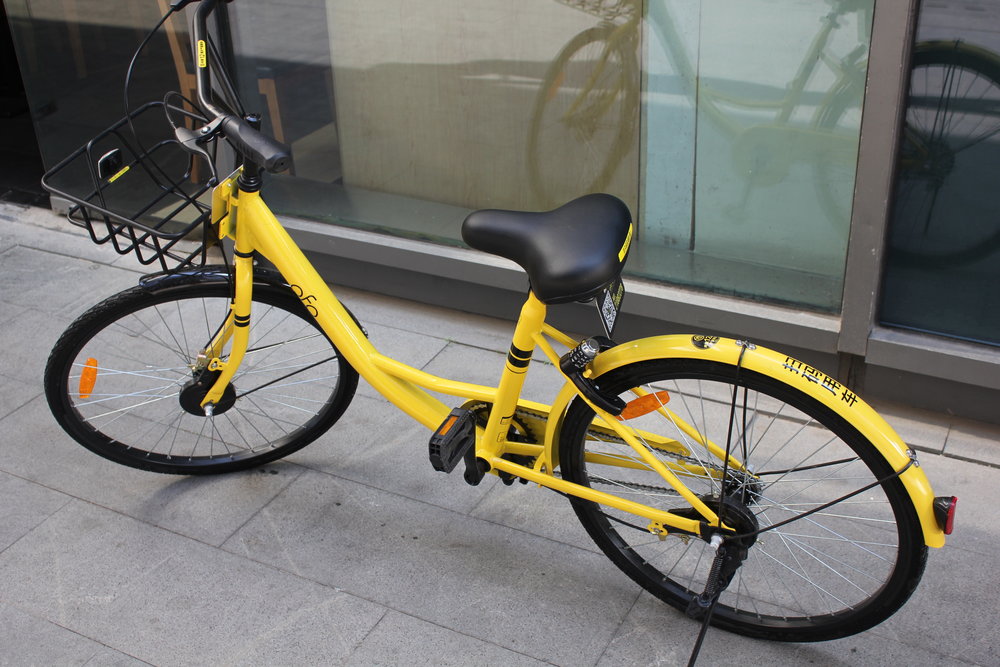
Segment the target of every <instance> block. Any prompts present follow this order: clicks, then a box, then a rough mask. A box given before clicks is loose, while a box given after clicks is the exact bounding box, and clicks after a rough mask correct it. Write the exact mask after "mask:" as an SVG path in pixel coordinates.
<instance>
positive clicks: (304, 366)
mask: <svg viewBox="0 0 1000 667" xmlns="http://www.w3.org/2000/svg"><path fill="white" fill-rule="evenodd" d="M230 292H231V287H230V284H229V283H228V281H226V280H224V279H221V278H216V279H213V280H211V281H209V282H204V281H201V282H188V283H186V284H172V285H168V286H163V287H153V288H147V287H144V286H142V285H140V286H137V287H134V288H132V289H130V290H126V291H125V292H122V293H120V294H118V295H115V296H113V297H111V298H109V299H107V300H106V301H104V302H102V303H100V304H98V305H97V306H95V307H94V308H92V309H90V310H89V311H87V312H86V313H84V314H83V315H82V316H81V317H80V318H79V319H78V320H77V321H76V322H74V323H73V324H72V325H71V326H70V327H69V329H67V330H66V332H65V333H64V334H63V335H62V337H61V338H60V339H59V341H58V342H57V343H56V346H55V348H53V351H52V354H51V355H50V357H49V361H48V364H47V365H46V369H45V393H46V397H47V399H48V402H49V407H50V408H51V410H52V413H53V415H54V416H55V417H56V420H57V421H58V422H59V424H60V425H61V426H62V427H63V428H64V429H65V430H66V432H67V433H69V434H70V435H71V436H73V438H74V439H76V440H77V441H78V442H79V443H80V444H82V445H83V446H84V447H87V448H88V449H90V450H91V451H93V452H95V453H97V454H100V455H101V456H103V457H105V458H108V459H110V460H112V461H115V462H117V463H121V464H124V465H128V466H132V467H135V468H140V469H142V470H150V471H154V472H162V473H177V474H211V473H223V472H231V471H235V470H243V469H246V468H250V467H253V466H257V465H260V464H263V463H267V462H269V461H273V460H275V459H278V458H280V457H282V456H287V455H288V454H290V453H292V452H294V451H296V450H298V449H300V448H302V447H304V446H305V445H307V444H309V443H310V442H312V441H313V440H314V439H316V438H317V437H318V436H319V435H321V434H322V433H323V432H325V431H326V430H327V429H328V428H329V427H330V426H332V425H333V423H334V422H336V421H337V419H338V418H339V417H340V415H341V414H343V412H344V410H345V409H346V407H347V405H348V404H349V403H350V401H351V398H352V397H353V395H354V391H355V389H356V387H357V382H358V376H357V372H356V371H355V370H354V369H353V368H352V367H351V366H350V365H349V364H348V363H347V361H346V360H344V359H343V358H342V357H341V356H340V353H339V352H338V351H337V349H336V348H335V347H334V346H333V344H332V343H331V342H330V340H329V339H328V338H327V337H326V336H325V335H324V334H323V333H322V331H320V330H319V328H318V327H317V326H316V324H315V321H314V320H313V319H312V318H311V317H310V316H309V314H308V313H307V312H306V310H305V309H304V308H303V306H302V304H301V303H300V302H299V300H298V299H297V298H295V296H294V294H292V292H291V291H290V290H289V289H287V288H284V287H279V286H276V285H271V284H256V285H254V290H253V308H252V320H251V328H250V344H249V348H248V350H247V353H246V356H245V357H244V360H243V362H242V363H241V365H240V368H239V370H238V372H237V374H236V376H235V377H234V378H233V381H232V383H231V384H230V388H229V389H227V391H226V394H224V395H223V398H222V399H221V400H220V401H219V405H218V406H217V408H216V412H215V415H214V416H212V417H206V416H205V415H204V414H203V413H202V411H201V409H200V408H199V407H198V404H199V403H200V400H201V398H203V397H204V395H205V394H204V392H205V389H204V388H199V387H198V385H197V384H196V382H195V381H196V380H198V379H199V378H198V377H197V376H198V373H197V372H195V371H194V370H193V368H194V365H195V363H196V357H197V356H198V353H199V352H200V351H201V350H202V349H203V348H204V347H205V346H206V344H207V343H208V342H209V341H210V340H211V339H212V337H213V335H214V334H215V332H216V331H217V330H218V329H219V327H220V325H221V324H222V323H223V322H224V321H225V319H226V315H227V314H228V312H229V304H230ZM226 354H228V352H227V353H226ZM222 358H223V359H225V357H224V356H223V357H222ZM208 379H211V378H208ZM209 386H210V384H209ZM199 392H201V393H200V395H199Z"/></svg>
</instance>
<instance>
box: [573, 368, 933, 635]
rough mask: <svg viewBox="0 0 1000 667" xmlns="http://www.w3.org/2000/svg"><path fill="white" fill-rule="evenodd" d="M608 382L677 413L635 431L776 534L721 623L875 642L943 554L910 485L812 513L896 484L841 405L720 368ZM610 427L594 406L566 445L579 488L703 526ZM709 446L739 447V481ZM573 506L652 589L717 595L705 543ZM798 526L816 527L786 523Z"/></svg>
mask: <svg viewBox="0 0 1000 667" xmlns="http://www.w3.org/2000/svg"><path fill="white" fill-rule="evenodd" d="M737 377H738V378H739V379H738V383H737V382H736V381H734V379H735V378H737ZM597 382H598V383H599V386H600V387H601V390H602V391H603V392H605V393H611V394H616V395H621V397H622V398H623V400H625V401H629V400H630V399H635V397H636V396H635V393H634V390H635V389H637V390H638V392H639V393H650V394H654V395H655V396H656V397H657V399H658V401H660V402H663V403H666V406H665V407H664V408H663V409H661V410H658V411H653V412H651V413H649V414H646V415H644V416H641V417H637V418H635V419H633V420H629V421H627V422H625V423H626V424H628V425H630V426H632V427H633V428H635V433H636V434H637V435H638V437H639V438H640V439H641V440H642V442H643V444H644V446H645V447H646V448H647V449H648V451H649V452H650V453H652V454H653V455H655V456H656V457H657V458H658V459H660V460H661V461H662V462H663V463H664V464H665V465H667V466H668V467H669V468H671V469H672V470H673V471H674V472H675V474H677V475H678V477H679V478H680V479H681V481H683V482H684V484H685V485H687V487H688V488H689V489H691V490H692V491H693V492H694V493H695V494H696V495H698V496H699V497H700V498H701V499H702V500H703V501H704V502H705V503H706V504H707V505H709V506H710V507H711V508H712V509H713V510H715V511H717V512H719V513H720V514H721V516H722V518H723V521H725V522H726V523H727V525H730V526H732V527H734V528H735V529H736V530H737V531H739V532H742V533H751V532H753V531H756V530H761V531H762V532H760V533H759V534H758V535H757V537H756V539H754V540H753V541H752V544H751V545H750V546H749V550H748V556H747V558H746V560H745V561H743V563H742V565H741V566H740V567H739V569H738V570H737V571H736V574H735V576H734V577H733V579H732V581H731V583H730V584H729V586H728V587H727V588H726V589H725V590H724V591H723V593H722V595H721V597H720V598H719V600H718V603H717V605H716V607H715V611H714V614H713V616H712V624H713V625H715V626H717V627H720V628H724V629H726V630H730V631H732V632H737V633H740V634H744V635H748V636H752V637H760V638H766V639H772V640H784V641H797V642H804V641H821V640H828V639H835V638H838V637H845V636H848V635H851V634H854V633H857V632H860V631H862V630H866V629H868V628H870V627H872V626H874V625H876V624H877V623H880V622H881V621H883V620H884V619H885V618H887V617H888V616H890V615H891V614H892V613H893V612H895V611H896V610H897V609H898V608H899V607H900V606H901V605H902V604H903V603H904V602H905V601H906V599H907V598H908V597H909V595H910V593H911V592H912V591H913V589H914V587H915V586H916V584H917V582H918V581H919V579H920V576H921V574H922V572H923V567H924V562H925V559H926V553H927V548H926V546H925V545H924V543H923V533H922V531H921V528H920V525H919V521H918V518H917V514H916V511H915V509H914V507H913V504H912V502H911V500H910V498H909V496H908V495H907V493H906V491H905V489H904V488H903V485H902V483H901V482H900V481H899V480H898V478H892V479H890V480H889V481H884V482H883V483H882V484H876V485H875V486H874V487H873V488H872V489H870V490H868V491H865V492H864V493H862V494H860V495H858V496H855V497H852V498H850V499H847V500H844V501H843V502H839V503H837V504H836V505H834V506H832V507H829V508H827V509H823V510H820V511H819V512H816V513H814V514H810V515H809V516H805V517H803V515H804V514H805V513H806V512H809V511H810V510H813V509H815V508H817V507H819V506H821V505H823V504H825V503H828V502H830V501H834V500H837V499H840V498H843V497H844V496H845V495H847V494H849V493H850V492H852V491H855V490H858V489H861V488H862V487H864V486H866V485H868V484H871V483H873V482H877V481H878V480H885V479H886V478H890V477H892V472H893V471H892V469H891V468H890V466H889V465H888V463H887V462H886V461H885V459H884V458H883V457H882V455H881V454H880V453H879V452H878V451H877V450H876V449H875V447H874V446H873V445H872V444H871V443H870V442H869V441H868V440H866V439H865V438H864V437H863V436H862V435H861V434H860V433H859V431H858V430H857V429H855V428H854V427H853V426H852V425H851V424H850V423H848V422H846V421H845V420H844V419H843V418H842V417H840V416H839V415H837V414H835V413H834V412H832V411H831V410H830V409H829V408H827V407H825V406H823V405H822V404H820V403H819V402H818V401H816V400H815V399H813V398H812V397H810V396H807V395H805V394H803V393H802V392H801V391H799V390H798V389H796V388H794V387H792V386H789V385H787V384H784V383H782V382H780V381H778V380H775V379H773V378H771V377H768V376H765V375H761V374H757V373H754V372H752V371H749V370H747V369H739V372H737V369H736V367H734V366H732V365H730V364H724V363H719V362H715V361H710V360H701V359H659V360H653V361H646V362H639V363H634V364H630V365H627V366H624V367H621V368H618V369H616V370H614V371H611V372H609V373H606V374H605V375H604V376H602V377H600V378H598V379H597ZM602 423H603V422H601V421H600V420H599V419H597V420H596V421H595V415H594V412H593V411H592V410H591V409H590V408H589V407H588V406H587V405H586V404H585V403H583V402H582V401H580V400H579V399H577V401H576V402H575V403H574V404H573V406H572V407H571V409H570V411H569V413H568V415H567V417H566V423H565V425H564V427H563V435H562V440H561V444H560V458H561V469H562V474H563V477H564V478H565V479H567V480H569V481H572V482H575V483H577V484H582V485H585V486H590V487H593V488H597V489H599V490H603V491H607V492H609V493H613V494H615V495H618V496H621V497H624V498H628V499H631V500H635V501H637V502H640V503H643V504H646V505H650V506H653V507H656V508H659V509H664V510H669V511H672V512H676V513H678V514H681V515H683V516H686V517H688V518H698V515H697V514H696V513H694V511H693V510H692V508H691V507H690V506H689V505H688V503H687V502H686V501H684V500H683V499H682V498H681V497H680V496H679V495H678V494H677V493H676V492H675V491H674V490H673V489H672V488H671V487H670V486H669V485H668V484H667V483H666V482H665V481H664V480H663V478H662V477H661V476H660V475H659V474H658V473H656V472H654V471H653V470H652V469H651V468H650V466H649V465H647V464H646V463H644V462H642V460H641V458H640V456H639V454H638V453H637V452H636V451H635V450H633V449H632V448H631V447H630V446H628V445H627V444H625V443H624V442H623V441H621V440H620V439H619V438H617V437H615V436H613V434H612V432H611V431H610V430H609V429H608V428H607V427H606V426H604V427H602V426H601V424H602ZM709 443H711V444H714V445H717V446H718V447H720V448H722V449H723V450H725V448H726V447H727V445H728V446H729V447H730V451H731V455H732V456H733V457H734V458H735V459H736V460H737V461H741V462H742V463H743V465H742V466H737V468H736V469H734V468H728V469H724V468H723V466H722V464H721V457H720V456H718V455H716V454H712V453H711V452H710V451H709V446H708V444H709ZM723 478H725V490H723V488H722V486H723V485H722V483H721V482H722V480H723ZM720 496H721V497H722V499H721V500H720ZM572 502H573V507H574V509H575V511H576V513H577V515H578V517H579V518H580V520H581V521H582V522H583V525H584V526H585V528H586V529H587V531H588V533H589V534H590V535H591V537H592V538H593V539H594V541H595V542H596V543H597V545H598V546H600V548H601V549H602V550H603V551H604V553H605V554H606V555H607V556H608V557H609V558H610V559H611V560H612V561H614V563H615V564H616V565H618V567H620V568H621V569H622V570H623V571H624V572H625V573H626V574H628V575H629V576H630V577H631V578H632V579H633V580H635V581H636V582H637V583H639V584H640V585H641V586H643V588H645V589H646V590H648V591H649V592H650V593H652V594H653V595H655V596H657V597H658V598H660V599H661V600H663V601H665V602H667V603H668V604H670V605H672V606H674V607H676V608H678V609H681V610H686V609H687V608H688V605H689V603H690V601H691V600H692V598H694V597H695V596H697V595H699V594H701V593H703V592H704V590H705V587H706V581H707V575H708V573H709V569H710V568H711V566H712V562H713V558H714V554H715V552H714V551H713V549H712V548H711V547H710V546H709V545H708V543H706V542H705V541H704V540H702V539H700V538H698V537H692V536H687V535H680V534H674V533H671V534H670V535H667V536H658V535H653V534H651V533H650V532H648V530H646V526H645V523H643V521H642V520H641V519H637V518H636V517H634V516H632V515H628V514H625V513H623V512H620V511H618V510H614V509H612V508H609V507H603V506H600V505H598V504H596V503H593V502H589V501H584V500H581V499H579V498H573V499H572ZM720 508H721V511H720ZM796 517H803V518H799V519H798V520H794V521H792V522H790V523H787V524H784V525H781V526H777V524H779V523H782V522H784V521H786V520H788V519H795V518H796ZM771 526H777V527H775V528H774V529H770V527H771Z"/></svg>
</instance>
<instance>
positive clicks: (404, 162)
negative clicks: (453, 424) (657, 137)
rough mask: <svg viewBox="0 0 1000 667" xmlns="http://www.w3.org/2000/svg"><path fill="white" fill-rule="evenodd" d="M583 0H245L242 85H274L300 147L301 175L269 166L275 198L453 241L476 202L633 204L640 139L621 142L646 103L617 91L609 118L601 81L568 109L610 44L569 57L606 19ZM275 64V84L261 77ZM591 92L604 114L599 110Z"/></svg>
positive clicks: (320, 213)
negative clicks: (615, 198) (595, 195)
mask: <svg viewBox="0 0 1000 667" xmlns="http://www.w3.org/2000/svg"><path fill="white" fill-rule="evenodd" d="M584 4H585V3H583V2H580V3H560V2H555V1H552V2H539V1H538V0H517V1H515V2H506V3H498V2H490V1H481V2H468V1H467V0H438V1H436V2H419V3H418V2H412V1H410V0H370V1H368V2H364V3H357V2H338V1H332V0H331V1H327V2H324V1H323V0H298V1H297V2H288V3H282V4H281V5H280V6H279V5H275V4H272V3H245V4H242V5H240V6H239V7H235V8H234V9H233V10H232V11H231V15H232V22H233V25H234V35H235V44H236V54H237V60H238V62H239V64H240V65H241V67H240V71H241V73H242V75H243V76H246V72H253V76H252V77H251V78H250V80H245V81H244V82H243V84H242V88H243V90H244V92H245V93H246V94H250V95H256V94H258V92H260V94H262V95H263V96H264V98H265V99H263V100H262V101H261V106H262V107H264V108H266V110H267V111H268V115H269V118H270V123H271V126H272V127H273V128H275V130H276V133H279V136H283V138H284V140H285V141H286V142H288V143H290V144H291V145H292V148H293V153H294V157H295V171H294V175H293V176H291V177H283V178H282V177H279V178H274V179H272V181H271V184H270V185H269V195H270V197H271V199H270V201H272V202H273V205H274V206H275V208H276V209H277V210H279V211H281V212H284V213H290V214H296V215H301V216H304V217H310V218H316V219H321V220H329V221H331V222H336V223H339V224H347V225H353V226H358V227H363V228H371V229H377V230H384V231H388V232H391V233H395V234H402V235H407V236H414V237H420V238H428V239H431V240H435V241H439V242H445V243H458V242H459V241H458V239H459V237H460V232H459V229H460V226H461V222H462V220H463V219H464V217H465V215H466V214H467V213H468V212H469V211H470V210H473V209H477V208H485V207H494V208H521V209H536V210H537V209H542V208H547V207H550V206H555V205H558V204H560V203H564V202H565V201H568V200H569V199H571V198H573V197H575V196H578V195H581V194H586V193H588V192H591V191H593V190H597V189H600V190H605V191H610V192H613V193H615V194H617V195H619V196H620V197H623V198H624V199H626V201H628V202H629V203H630V205H631V206H632V210H635V204H636V194H637V187H636V183H635V182H636V172H637V166H638V162H637V158H636V150H635V146H636V145H637V141H638V138H637V136H629V137H628V138H627V140H628V142H629V146H628V147H626V148H625V149H624V150H622V147H621V145H620V144H621V141H620V135H621V133H620V132H619V131H618V130H617V129H616V128H617V125H618V123H619V122H621V121H622V119H623V116H628V117H630V118H631V120H630V121H629V122H630V125H631V126H632V127H635V126H637V124H638V123H637V120H636V119H637V116H638V108H637V106H636V105H635V103H634V101H633V103H632V104H631V105H630V106H629V105H623V104H622V103H621V102H615V101H611V100H608V104H610V105H613V106H614V107H615V115H613V116H606V115H605V114H604V113H603V112H604V111H607V108H606V107H607V106H608V104H605V100H606V99H607V95H606V94H605V90H604V89H603V88H600V87H597V88H596V92H594V93H593V94H592V97H593V98H595V99H591V100H590V101H586V102H585V104H583V105H578V107H577V109H576V110H574V111H567V104H568V103H572V101H573V100H574V99H576V97H577V92H578V91H579V90H582V88H581V86H584V85H585V80H584V81H581V80H580V77H581V76H587V75H588V72H589V70H590V65H591V64H592V63H594V62H596V59H598V58H599V57H600V52H597V53H596V54H595V53H592V52H590V51H586V52H585V53H584V54H582V55H581V54H575V53H574V54H571V56H572V57H571V58H562V56H561V54H562V53H564V52H565V51H566V47H564V45H567V44H568V43H570V42H571V40H573V38H574V36H576V35H577V34H578V33H581V32H583V31H586V30H589V29H590V28H592V27H593V25H594V24H595V22H596V21H597V20H598V19H597V18H595V16H594V15H593V14H591V13H588V12H587V11H585V10H586V7H584V6H583V5H584ZM582 10H583V11H582ZM289 35H294V36H295V37H294V39H290V38H289ZM563 60H569V66H568V67H564V63H563ZM630 65H631V66H632V67H633V68H635V60H634V55H632V60H631V61H630ZM560 67H562V69H560ZM265 72H266V73H267V75H268V76H270V77H271V80H272V81H273V84H268V85H267V86H265V84H264V76H265V74H264V73H265ZM296 79H301V80H306V79H308V80H309V81H310V83H306V84H304V85H303V84H301V83H296ZM637 80H638V79H637V78H635V82H632V83H631V85H632V86H633V90H636V82H637ZM265 88H266V92H265ZM614 94H615V93H614V92H612V93H611V95H612V96H613V95H614ZM633 97H634V95H633ZM595 105H596V106H599V107H600V112H601V113H598V114H594V113H591V111H592V107H593V106H595ZM581 106H582V107H583V108H581ZM574 114H575V115H574ZM279 117H280V120H278V119H279ZM609 135H610V136H609ZM616 142H617V143H616ZM609 144H611V145H612V146H613V147H614V150H616V151H620V152H621V155H619V157H618V162H619V163H620V164H621V168H618V169H615V168H606V169H605V168H604V167H600V171H603V172H605V175H606V177H604V178H601V179H598V178H597V176H600V174H597V176H595V175H594V174H593V173H592V172H593V168H592V165H594V164H597V165H603V163H604V158H603V157H601V156H600V155H599V156H598V157H595V153H599V154H601V155H603V153H604V151H605V150H606V146H608V145H609Z"/></svg>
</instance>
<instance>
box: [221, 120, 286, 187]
mask: <svg viewBox="0 0 1000 667" xmlns="http://www.w3.org/2000/svg"><path fill="white" fill-rule="evenodd" d="M222 132H223V133H224V134H225V135H226V138H227V139H229V141H231V142H232V143H233V145H234V146H236V150H237V151H239V152H240V153H243V154H244V155H245V156H246V157H249V158H250V159H251V160H252V161H254V162H257V163H258V164H260V165H261V166H262V167H264V169H266V170H267V171H269V172H271V173H272V174H277V173H280V172H282V171H285V170H286V169H288V168H289V167H291V166H292V149H291V148H289V147H288V146H286V145H285V144H283V143H281V142H280V141H278V140H277V139H272V138H271V137H269V136H267V135H266V134H261V133H260V132H258V131H257V130H255V129H253V128H252V127H250V125H249V124H247V123H246V121H243V120H240V119H239V118H238V117H236V116H227V117H226V119H225V120H224V121H222Z"/></svg>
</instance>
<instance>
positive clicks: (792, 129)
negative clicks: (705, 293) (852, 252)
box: [642, 0, 873, 310]
mask: <svg viewBox="0 0 1000 667" xmlns="http://www.w3.org/2000/svg"><path fill="white" fill-rule="evenodd" d="M872 4H873V3H872V2H871V0H833V1H831V2H826V3H819V2H816V3H801V2H793V1H792V0H779V1H772V2H762V1H759V0H758V1H751V2H746V1H736V0H719V1H717V2H712V3H690V2H683V1H678V0H665V1H664V2H651V3H649V12H648V21H647V23H648V27H647V33H648V34H647V40H646V42H647V43H646V45H645V49H646V53H647V61H648V65H647V69H648V71H647V72H646V97H645V111H646V119H647V121H646V123H645V128H646V132H645V138H644V147H645V166H644V181H643V186H644V187H643V200H642V201H643V213H642V218H643V225H644V226H643V231H644V234H645V236H644V237H643V238H644V248H645V249H646V250H647V257H646V262H645V263H644V266H643V270H644V272H646V273H649V274H650V275H652V274H653V273H654V272H656V271H657V267H658V266H661V265H664V264H666V265H669V266H670V268H669V269H667V271H668V273H669V274H670V275H669V277H670V278H671V279H673V280H677V281H679V282H687V283H689V284H693V285H698V286H708V287H710V288H712V289H716V290H719V291H725V292H732V293H737V294H743V295H749V296H754V297H759V298H763V299H768V300H777V301H786V302H791V303H796V304H801V305H808V306H813V307H816V308H820V309H825V310H837V309H838V308H839V306H840V297H841V287H842V282H843V268H844V258H845V255H846V247H847V234H848V230H849V226H850V214H851V203H852V198H853V189H854V178H855V168H856V161H857V148H858V139H859V130H860V109H861V101H862V98H863V94H864V81H865V75H866V70H867V54H868V41H869V36H870V29H871V12H872ZM831 8H832V9H831ZM657 251H659V252H657Z"/></svg>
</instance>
